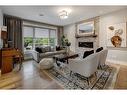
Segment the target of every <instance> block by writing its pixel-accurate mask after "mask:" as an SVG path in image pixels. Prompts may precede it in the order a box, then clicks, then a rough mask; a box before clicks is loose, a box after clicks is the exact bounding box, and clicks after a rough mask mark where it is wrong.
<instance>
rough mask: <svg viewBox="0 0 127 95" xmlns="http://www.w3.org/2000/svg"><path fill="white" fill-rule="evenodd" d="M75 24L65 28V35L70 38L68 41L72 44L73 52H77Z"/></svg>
mask: <svg viewBox="0 0 127 95" xmlns="http://www.w3.org/2000/svg"><path fill="white" fill-rule="evenodd" d="M75 31H76V30H75V24H71V25H68V26H65V27H64V34H65V36H66V37H67V38H68V40H69V41H70V42H71V46H70V49H71V50H72V51H75V50H76V46H75V44H76V39H75Z"/></svg>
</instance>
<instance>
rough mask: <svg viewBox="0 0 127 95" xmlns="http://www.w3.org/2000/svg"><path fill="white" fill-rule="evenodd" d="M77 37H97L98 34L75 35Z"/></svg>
mask: <svg viewBox="0 0 127 95" xmlns="http://www.w3.org/2000/svg"><path fill="white" fill-rule="evenodd" d="M75 37H76V38H83V37H93V38H95V37H97V35H96V34H93V35H75Z"/></svg>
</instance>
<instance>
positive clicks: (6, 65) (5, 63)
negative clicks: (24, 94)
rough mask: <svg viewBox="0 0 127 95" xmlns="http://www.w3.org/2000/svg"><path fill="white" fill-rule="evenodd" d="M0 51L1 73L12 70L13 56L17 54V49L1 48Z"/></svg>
mask: <svg viewBox="0 0 127 95" xmlns="http://www.w3.org/2000/svg"><path fill="white" fill-rule="evenodd" d="M0 52H1V58H2V60H1V63H0V67H1V73H2V74H5V73H9V72H11V71H12V70H13V63H14V60H13V59H14V56H17V55H19V53H18V51H17V50H16V49H14V48H3V49H1V50H0Z"/></svg>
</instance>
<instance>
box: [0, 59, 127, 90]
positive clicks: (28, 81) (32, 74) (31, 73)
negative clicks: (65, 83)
mask: <svg viewBox="0 0 127 95" xmlns="http://www.w3.org/2000/svg"><path fill="white" fill-rule="evenodd" d="M112 65H114V66H119V67H120V69H119V72H118V75H117V79H116V83H115V88H114V89H127V66H123V65H116V64H112ZM16 74H17V75H16V76H15V75H14V74H6V75H2V76H1V78H0V83H2V82H3V81H5V82H6V80H7V81H8V80H10V79H11V78H13V79H12V80H13V81H14V80H15V81H14V82H13V83H12V84H11V85H7V82H6V86H7V87H4V86H3V85H5V84H2V86H3V89H4V88H13V87H12V86H14V88H15V86H17V87H16V89H63V88H62V87H61V86H60V85H59V84H57V83H56V82H55V80H52V79H51V78H49V77H48V76H47V75H45V74H44V73H43V72H42V71H40V70H39V68H38V65H37V63H35V61H25V62H24V63H23V68H22V70H21V71H19V72H17V73H16ZM8 83H9V82H8ZM14 84H15V85H14ZM2 86H1V85H0V87H1V88H2Z"/></svg>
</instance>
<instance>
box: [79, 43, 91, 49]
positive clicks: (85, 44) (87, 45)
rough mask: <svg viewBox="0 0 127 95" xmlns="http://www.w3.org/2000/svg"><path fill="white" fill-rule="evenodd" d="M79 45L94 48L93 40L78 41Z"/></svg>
mask: <svg viewBox="0 0 127 95" xmlns="http://www.w3.org/2000/svg"><path fill="white" fill-rule="evenodd" d="M78 46H79V47H84V48H93V42H78Z"/></svg>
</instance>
